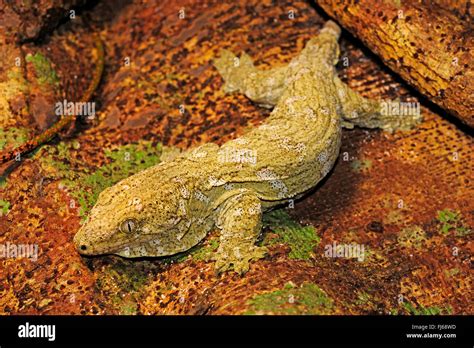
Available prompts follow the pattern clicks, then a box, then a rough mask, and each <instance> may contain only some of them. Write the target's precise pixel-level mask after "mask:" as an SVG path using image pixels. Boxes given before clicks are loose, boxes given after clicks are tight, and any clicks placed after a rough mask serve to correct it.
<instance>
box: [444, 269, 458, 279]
mask: <svg viewBox="0 0 474 348" xmlns="http://www.w3.org/2000/svg"><path fill="white" fill-rule="evenodd" d="M459 273H461V270H460V269H459V268H450V269H446V270H445V271H444V274H446V276H447V277H454V276H455V275H458V274H459Z"/></svg>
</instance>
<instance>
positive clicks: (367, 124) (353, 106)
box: [334, 77, 422, 132]
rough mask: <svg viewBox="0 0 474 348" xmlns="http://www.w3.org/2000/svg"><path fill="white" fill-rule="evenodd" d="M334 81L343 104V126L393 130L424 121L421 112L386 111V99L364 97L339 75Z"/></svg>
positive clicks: (403, 128)
mask: <svg viewBox="0 0 474 348" xmlns="http://www.w3.org/2000/svg"><path fill="white" fill-rule="evenodd" d="M334 83H335V85H336V88H337V90H338V96H339V100H340V101H341V105H342V118H343V126H344V127H346V128H354V126H359V127H364V128H381V129H383V130H386V131H389V132H393V131H394V130H397V129H401V130H406V129H410V128H412V127H413V126H415V125H416V124H418V123H420V122H421V121H422V117H421V116H420V114H419V113H414V114H412V115H401V114H391V113H387V112H384V110H383V103H385V102H384V101H378V100H371V99H367V98H364V97H362V96H361V95H360V94H358V93H356V92H354V91H353V90H352V89H350V88H349V86H347V85H346V84H345V83H344V82H342V81H341V80H340V79H339V78H338V77H335V79H334ZM397 102H399V101H398V100H396V101H394V102H393V103H397Z"/></svg>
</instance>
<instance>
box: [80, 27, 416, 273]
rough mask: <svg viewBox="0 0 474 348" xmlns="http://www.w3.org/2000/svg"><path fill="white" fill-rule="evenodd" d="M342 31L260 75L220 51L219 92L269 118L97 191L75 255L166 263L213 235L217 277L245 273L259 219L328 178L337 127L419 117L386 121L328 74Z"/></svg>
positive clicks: (326, 31)
mask: <svg viewBox="0 0 474 348" xmlns="http://www.w3.org/2000/svg"><path fill="white" fill-rule="evenodd" d="M340 33H341V30H340V28H339V26H338V25H337V24H336V23H334V22H333V21H328V22H326V23H325V25H324V26H323V28H322V29H321V30H320V33H319V35H317V36H315V37H313V38H312V39H310V40H309V41H308V42H307V43H306V45H305V47H304V49H303V50H302V51H301V53H300V54H299V55H298V56H296V57H295V58H293V59H292V60H291V62H290V63H289V64H287V65H285V66H280V67H275V68H272V69H267V70H262V69H258V68H257V67H255V66H254V64H253V62H252V59H251V58H250V57H249V56H248V55H247V54H245V53H243V54H242V55H241V56H240V58H239V57H237V56H235V55H234V54H233V53H231V52H230V51H228V50H223V51H222V52H221V55H220V57H219V58H218V59H216V60H215V61H214V66H215V67H216V69H217V71H218V72H219V73H220V74H221V76H222V77H223V79H224V86H223V88H224V91H225V92H229V93H230V92H240V93H243V94H244V95H246V96H247V97H248V98H249V99H251V100H252V101H254V102H255V103H257V104H258V105H261V106H263V107H267V108H272V109H273V110H272V112H271V114H270V116H268V117H267V118H266V120H265V121H264V122H263V123H262V124H261V125H259V126H258V127H255V128H253V129H251V130H249V131H247V132H246V133H245V134H243V135H242V136H240V137H238V138H236V139H233V140H230V141H228V142H226V143H224V144H223V145H221V146H219V145H217V144H214V143H206V144H204V145H201V146H198V147H195V148H191V149H188V150H186V151H184V152H182V153H181V154H179V155H177V156H176V157H175V158H173V159H170V160H165V161H163V162H161V163H159V164H157V165H155V166H152V167H150V168H148V169H145V170H144V171H141V172H139V173H137V174H135V175H132V176H130V177H128V178H126V179H124V180H122V181H120V182H118V183H117V184H115V185H114V186H112V187H109V188H107V189H105V190H104V191H102V192H101V193H100V195H99V197H98V200H97V203H96V204H95V206H94V207H93V208H92V209H91V211H90V214H89V216H88V218H87V220H86V221H85V223H84V224H83V225H82V227H81V228H80V229H79V231H78V232H77V234H76V235H75V236H74V244H75V247H76V249H77V250H78V252H79V253H80V254H83V255H102V254H115V255H119V256H122V257H125V258H137V257H161V256H169V255H173V254H176V253H180V252H183V251H186V250H189V249H190V248H192V247H193V246H195V245H197V244H198V243H199V242H200V241H202V240H203V239H204V237H205V236H206V235H207V234H208V233H209V232H210V231H211V230H213V229H217V230H219V232H220V236H219V247H218V248H217V250H216V251H215V253H214V255H213V256H212V258H211V259H212V260H213V261H215V264H214V265H215V270H216V271H217V272H218V273H220V272H225V271H231V270H233V271H235V272H237V273H240V274H244V273H245V272H247V271H248V270H249V265H250V263H251V262H253V261H254V260H258V259H261V258H264V257H265V255H266V254H267V251H268V249H267V248H266V247H265V246H259V245H257V244H256V242H257V239H258V237H259V234H260V233H261V229H262V214H263V213H264V212H266V211H268V210H270V209H273V208H275V207H277V206H280V205H283V204H286V203H288V202H289V201H290V200H296V199H299V198H301V197H303V196H304V195H305V194H307V193H308V192H309V191H310V190H311V189H312V188H314V187H315V186H316V185H317V184H318V182H320V181H321V179H323V178H324V177H325V176H326V175H328V173H329V172H330V171H331V169H332V167H333V166H334V163H335V162H336V159H337V157H338V154H339V149H340V147H341V134H342V128H343V127H346V128H352V127H354V126H359V127H367V128H381V129H384V130H387V131H390V132H392V131H394V130H397V129H410V128H412V127H413V126H414V125H416V124H417V123H419V122H420V121H421V117H420V116H419V115H418V116H416V115H415V116H399V115H388V114H386V113H384V112H382V111H381V108H382V106H381V103H382V102H381V101H375V100H369V99H366V98H364V97H362V96H360V95H359V94H357V93H356V92H354V91H352V90H351V89H350V88H349V87H348V86H347V85H346V84H345V83H343V82H342V81H341V80H340V79H339V77H338V76H337V72H336V67H335V65H336V63H337V61H338V59H339V53H340V52H339V45H338V39H339V36H340Z"/></svg>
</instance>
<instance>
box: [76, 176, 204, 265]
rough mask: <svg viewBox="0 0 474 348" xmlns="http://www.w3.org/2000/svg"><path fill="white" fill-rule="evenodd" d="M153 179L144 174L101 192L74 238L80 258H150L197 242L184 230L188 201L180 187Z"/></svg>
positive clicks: (167, 181) (176, 250) (172, 252)
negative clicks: (114, 256) (89, 256)
mask: <svg viewBox="0 0 474 348" xmlns="http://www.w3.org/2000/svg"><path fill="white" fill-rule="evenodd" d="M155 175H156V173H155ZM155 175H154V174H153V173H150V172H149V171H144V172H141V173H138V174H136V175H133V176H131V177H129V178H127V179H125V180H122V181H121V182H119V183H117V184H116V185H114V186H112V187H110V188H107V189H106V190H104V191H102V192H101V193H100V195H99V198H98V200H97V203H96V204H95V206H94V207H93V208H92V210H91V212H90V214H89V216H88V218H87V220H86V222H85V223H84V224H83V226H82V227H81V228H80V230H79V231H78V232H77V234H76V235H75V237H74V244H75V247H76V249H77V251H78V252H79V253H80V254H83V255H101V254H116V255H120V256H123V257H146V256H165V255H172V254H175V253H177V252H180V251H183V250H186V249H188V245H189V244H192V242H193V241H191V240H189V237H186V234H187V233H186V230H185V229H183V226H184V227H186V223H185V222H186V219H185V218H186V216H185V215H186V201H185V200H184V199H183V197H182V196H181V195H180V194H179V193H180V192H179V186H178V183H176V182H173V181H172V180H169V178H166V177H165V176H163V177H162V178H160V177H158V178H156V176H155ZM152 176H153V177H152ZM188 227H189V226H188ZM197 242H198V241H196V243H197ZM196 243H195V244H196ZM191 246H192V245H190V246H189V247H191Z"/></svg>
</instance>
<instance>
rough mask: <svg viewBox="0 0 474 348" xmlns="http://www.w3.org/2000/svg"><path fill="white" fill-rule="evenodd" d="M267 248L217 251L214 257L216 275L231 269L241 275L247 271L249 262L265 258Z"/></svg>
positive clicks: (253, 247) (236, 248)
mask: <svg viewBox="0 0 474 348" xmlns="http://www.w3.org/2000/svg"><path fill="white" fill-rule="evenodd" d="M267 251H268V248H266V247H257V246H252V248H251V249H250V250H245V251H244V250H242V248H240V247H235V248H233V249H232V250H228V251H226V250H219V251H217V253H216V254H215V256H214V260H215V261H216V263H215V270H216V273H218V274H219V273H222V272H226V271H228V270H231V269H233V270H234V271H235V272H237V273H239V274H240V275H243V274H244V273H246V272H247V271H248V270H249V264H250V261H251V260H258V259H261V258H263V257H265V255H266V253H267Z"/></svg>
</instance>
